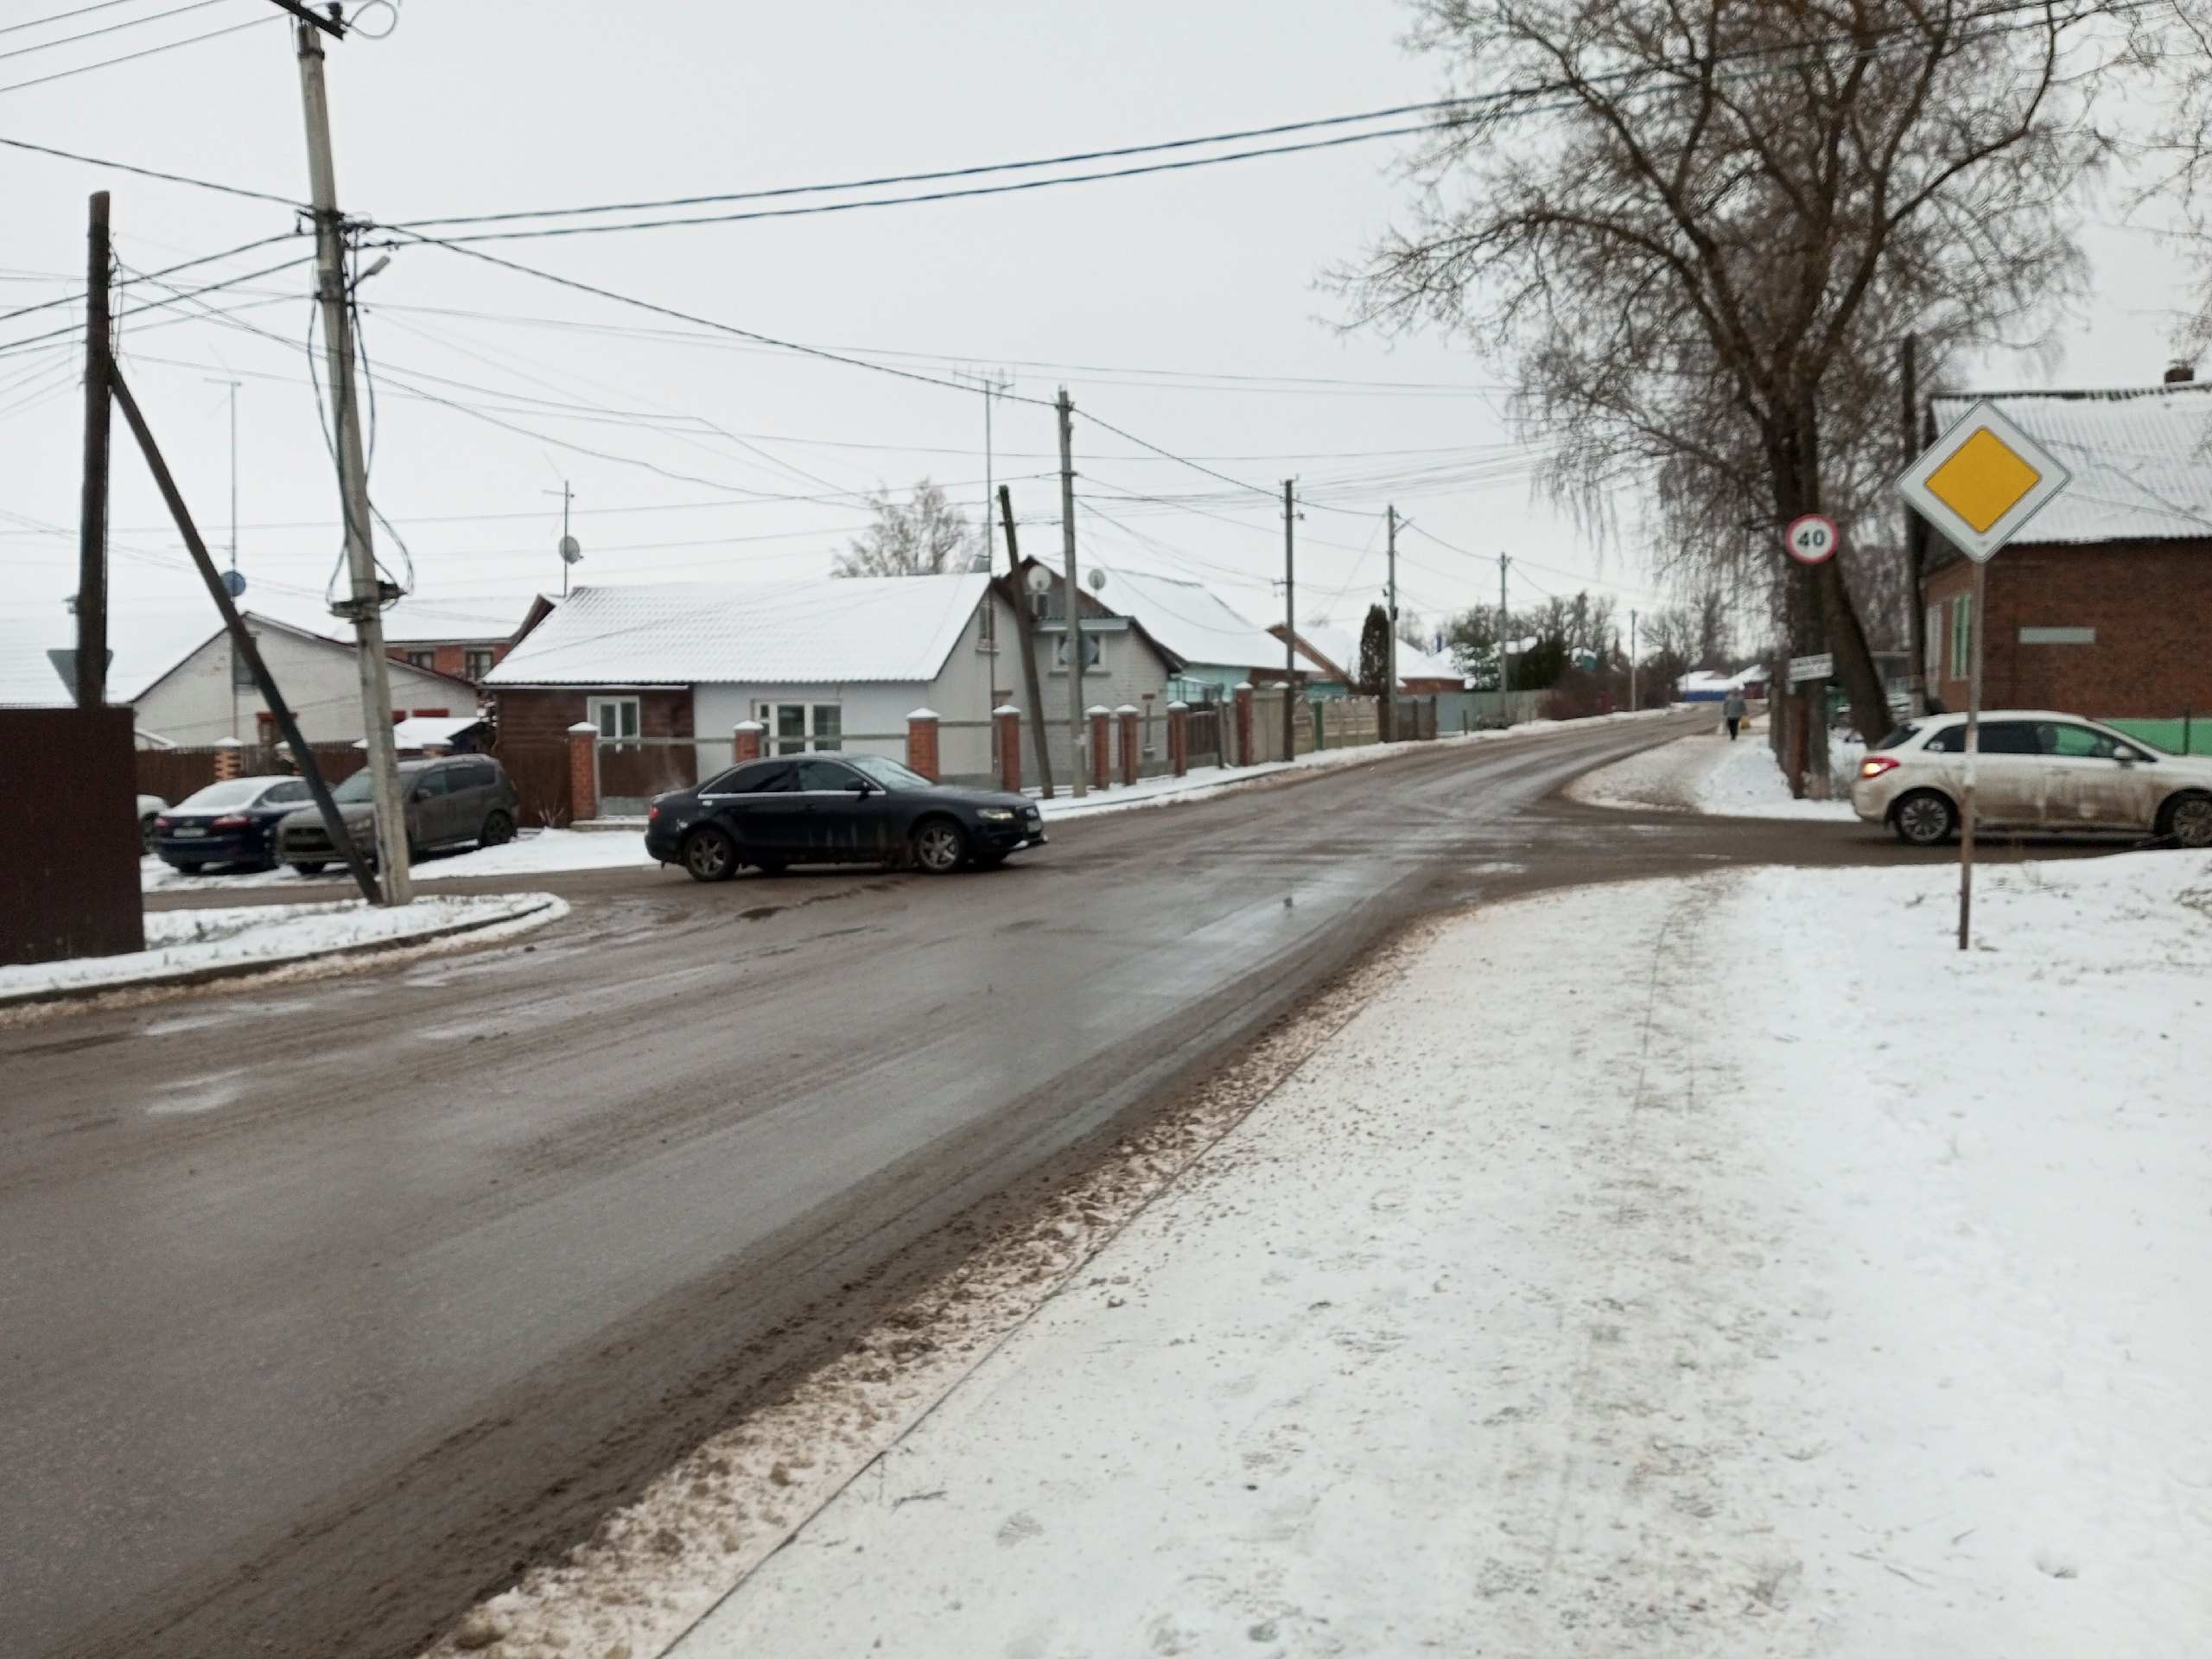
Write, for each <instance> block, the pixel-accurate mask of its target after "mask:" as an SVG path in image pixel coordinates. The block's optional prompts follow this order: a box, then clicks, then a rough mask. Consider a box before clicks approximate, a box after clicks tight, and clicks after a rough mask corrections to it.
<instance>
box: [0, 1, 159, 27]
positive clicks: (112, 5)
mask: <svg viewBox="0 0 2212 1659" xmlns="http://www.w3.org/2000/svg"><path fill="white" fill-rule="evenodd" d="M135 3H136V0H98V3H97V4H94V5H89V6H79V7H77V8H76V9H74V10H71V11H57V12H54V13H52V14H50V15H49V16H44V17H33V18H30V19H29V20H28V21H27V22H20V23H6V24H0V35H17V34H21V33H22V31H23V30H24V29H43V28H45V27H46V25H47V24H48V23H66V22H68V21H69V20H70V19H71V18H72V17H85V16H90V15H91V14H92V13H93V12H96V11H112V10H115V9H116V8H117V7H118V6H127V5H131V4H135Z"/></svg>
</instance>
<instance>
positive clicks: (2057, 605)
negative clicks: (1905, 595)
mask: <svg viewBox="0 0 2212 1659" xmlns="http://www.w3.org/2000/svg"><path fill="white" fill-rule="evenodd" d="M1973 585H1974V568H1973V566H1971V565H1970V564H1968V563H1967V561H1966V560H1964V559H1954V560H1952V561H1951V562H1950V563H1948V564H1945V565H1944V566H1942V568H1941V569H1937V570H1936V571H1935V572H1933V573H1932V574H1930V575H1929V577H1928V579H1927V582H1926V584H1925V588H1924V594H1925V596H1924V598H1923V601H1922V605H1921V613H1922V615H1921V620H1920V621H1919V624H1918V626H1923V627H1925V626H1926V612H1927V609H1928V607H1929V606H1931V605H1941V606H1942V607H1943V628H1942V647H1943V659H1942V677H1941V678H1940V679H1937V680H1936V687H1935V689H1936V694H1937V695H1938V696H1941V697H1942V700H1943V706H1944V707H1945V708H1947V709H1964V708H1965V707H1966V706H1967V682H1966V680H1965V678H1964V677H1954V676H1953V675H1952V672H1951V666H1952V665H1951V652H1950V626H1951V624H1950V615H1951V611H1950V607H1951V601H1952V600H1953V598H1954V597H1955V595H1958V594H1964V593H1967V592H1968V591H1969V590H1970V589H1971V588H1972V587H1973ZM1985 622H1986V626H1987V628H1988V630H1989V632H1988V636H1987V647H1986V648H1987V652H1988V655H1987V658H1986V664H1985V669H1984V671H1985V673H1986V676H1987V678H1986V683H1985V684H1984V686H1983V690H1982V704H1983V706H1984V707H1985V708H1989V709H2061V710H2063V711H2065V712H2067V713H2069V714H2081V715H2090V716H2092V717H2093V718H2094V717H2103V718H2106V719H2118V720H2156V719H2171V718H2173V717H2174V716H2177V715H2179V714H2181V712H2182V711H2183V709H2194V710H2197V711H2212V650H2208V649H2207V648H2206V636H2207V633H2208V631H2212V537H2208V538H2205V539H2202V540H2194V541H2171V542H2113V543H2099V544H2097V545H2094V546H2089V547H2060V546H2053V545H2050V544H2048V543H2045V544H2041V545H2038V544H2037V543H2016V544H2015V545H2013V546H2012V547H2008V548H2006V549H2005V550H2004V551H2003V552H2001V553H1999V555H1998V556H1996V558H1995V559H1993V561H1991V563H1990V566H1989V614H1988V616H1987V617H1986V619H1985ZM2024 627H2031V628H2035V627H2075V628H2094V629H2095V630H2096V631H2097V638H2096V643H2095V644H2094V645H2022V644H2021V643H2020V630H2021V629H2022V628H2024ZM1932 666H1933V664H1932V663H1931V668H1932Z"/></svg>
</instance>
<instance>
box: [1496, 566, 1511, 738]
mask: <svg viewBox="0 0 2212 1659" xmlns="http://www.w3.org/2000/svg"><path fill="white" fill-rule="evenodd" d="M1511 563H1513V559H1512V556H1510V554H1505V553H1501V554H1499V555H1498V556H1497V721H1498V724H1499V725H1501V726H1510V725H1511V724H1512V723H1513V705H1512V704H1511V702H1509V701H1507V695H1506V694H1507V693H1508V692H1510V691H1511V690H1512V689H1513V659H1512V658H1510V657H1509V656H1508V655H1507V654H1506V651H1505V645H1506V636H1507V635H1509V634H1510V633H1511V632H1513V625H1512V623H1511V622H1510V621H1509V620H1507V612H1506V608H1505V568H1506V566H1508V565H1510V564H1511Z"/></svg>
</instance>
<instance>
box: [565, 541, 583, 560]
mask: <svg viewBox="0 0 2212 1659" xmlns="http://www.w3.org/2000/svg"><path fill="white" fill-rule="evenodd" d="M583 556H584V550H583V546H582V543H579V542H578V541H577V540H576V538H575V537H573V536H563V537H562V538H561V563H563V564H574V563H576V561H577V560H579V559H581V558H582V557H583Z"/></svg>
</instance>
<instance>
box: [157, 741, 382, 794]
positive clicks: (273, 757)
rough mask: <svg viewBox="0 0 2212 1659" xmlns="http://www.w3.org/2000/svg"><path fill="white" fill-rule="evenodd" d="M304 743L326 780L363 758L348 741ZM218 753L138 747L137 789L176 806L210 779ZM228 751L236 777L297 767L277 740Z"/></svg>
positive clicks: (344, 774) (354, 768)
mask: <svg viewBox="0 0 2212 1659" xmlns="http://www.w3.org/2000/svg"><path fill="white" fill-rule="evenodd" d="M308 747H310V748H311V749H313V750H314V752H315V765H316V766H318V767H320V768H321V772H322V776H323V781H324V782H326V783H332V784H334V783H336V782H338V781H339V780H340V779H343V778H351V777H352V776H353V774H354V773H355V772H359V770H360V769H361V768H362V767H363V766H366V765H367V764H368V754H367V752H366V751H365V750H362V749H357V748H355V747H353V745H352V744H351V743H314V744H310V745H308ZM221 753H224V751H223V750H222V749H220V748H218V747H214V746H213V745H212V744H211V745H208V746H206V747H195V748H188V749H140V750H138V751H137V762H136V764H137V774H138V792H139V793H140V794H141V795H158V796H160V797H161V798H162V799H163V800H165V801H167V802H168V804H170V805H171V806H175V804H177V803H178V802H179V801H181V800H182V799H184V798H185V797H186V796H188V795H190V794H192V793H194V791H198V790H202V789H205V788H207V785H210V784H212V783H213V782H214V781H215V775H216V774H215V757H216V756H218V755H219V754H221ZM232 753H235V754H236V755H237V756H238V772H236V774H235V775H236V776H238V777H240V778H263V777H269V776H272V775H274V774H276V773H278V772H296V771H298V770H299V768H298V767H296V766H294V765H293V764H292V753H291V751H290V750H289V749H287V748H286V747H283V745H282V744H272V745H269V746H267V747H264V746H263V745H261V744H258V743H249V744H247V745H245V747H243V748H239V749H236V750H233V751H232Z"/></svg>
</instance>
